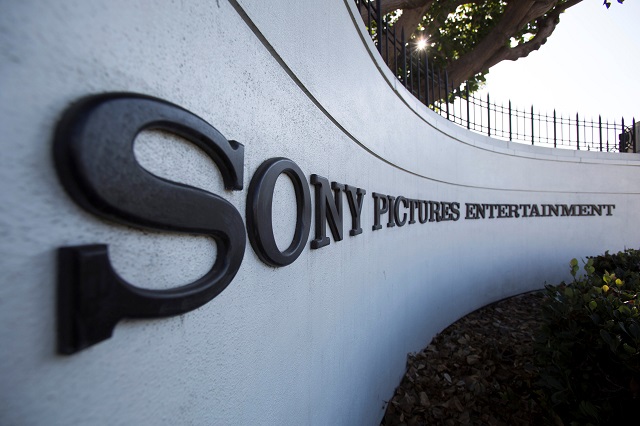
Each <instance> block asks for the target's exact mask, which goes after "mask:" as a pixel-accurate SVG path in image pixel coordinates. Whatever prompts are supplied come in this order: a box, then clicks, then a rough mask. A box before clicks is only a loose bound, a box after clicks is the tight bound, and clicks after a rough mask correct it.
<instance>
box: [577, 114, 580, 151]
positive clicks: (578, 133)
mask: <svg viewBox="0 0 640 426" xmlns="http://www.w3.org/2000/svg"><path fill="white" fill-rule="evenodd" d="M576 147H577V148H578V151H580V119H579V118H578V113H577V112H576Z"/></svg>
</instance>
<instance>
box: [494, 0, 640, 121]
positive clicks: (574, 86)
mask: <svg viewBox="0 0 640 426" xmlns="http://www.w3.org/2000/svg"><path fill="white" fill-rule="evenodd" d="M487 91H488V92H489V93H490V95H491V101H492V102H496V103H498V104H499V103H501V102H504V103H505V104H506V103H507V102H508V101H509V99H510V100H511V101H512V104H513V106H514V107H516V106H517V107H518V108H520V109H522V108H531V105H533V106H534V108H535V110H536V112H537V111H541V112H543V113H544V112H549V113H552V112H553V109H554V108H555V109H556V110H557V112H558V114H561V113H562V114H563V116H567V115H575V114H576V112H577V113H579V114H580V117H581V118H582V117H583V116H584V117H585V118H587V119H589V118H594V119H596V120H597V117H598V115H599V114H600V115H602V119H603V120H605V119H609V120H613V119H615V120H616V121H617V122H619V121H620V118H621V117H623V116H624V117H625V121H627V120H629V121H630V120H631V118H632V117H635V118H636V121H640V0H626V1H625V2H624V4H618V3H617V2H616V0H612V5H611V7H610V8H609V9H607V8H606V7H605V6H603V4H602V0H583V1H582V2H581V3H579V4H578V5H576V6H574V7H572V8H570V9H569V10H568V11H566V12H565V13H563V14H562V15H561V16H560V23H559V24H558V26H557V27H556V29H555V31H554V33H553V34H552V35H551V36H550V37H549V39H548V40H547V43H546V44H544V45H543V46H542V47H541V48H540V49H539V50H538V51H535V52H532V53H530V54H529V56H527V57H526V58H521V59H518V60H517V61H503V62H501V63H499V64H498V65H496V66H495V67H493V68H491V70H490V71H489V74H488V76H487V84H486V86H485V88H484V89H483V91H482V92H481V93H486V92H487Z"/></svg>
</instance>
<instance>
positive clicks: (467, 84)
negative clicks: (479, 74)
mask: <svg viewBox="0 0 640 426" xmlns="http://www.w3.org/2000/svg"><path fill="white" fill-rule="evenodd" d="M464 90H465V92H467V129H471V115H470V114H469V80H467V82H466V83H465V86H464Z"/></svg>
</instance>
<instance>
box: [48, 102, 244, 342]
mask: <svg viewBox="0 0 640 426" xmlns="http://www.w3.org/2000/svg"><path fill="white" fill-rule="evenodd" d="M148 129H158V130H165V131H168V132H171V133H173V134H176V135H178V136H181V137H183V138H185V139H186V140H188V141H189V142H191V143H193V144H195V145H197V146H198V147H199V148H201V149H202V150H203V151H204V152H205V153H206V154H207V155H208V156H209V157H211V159H213V161H214V162H215V163H216V165H217V166H218V168H219V169H220V172H221V173H222V178H223V180H224V184H225V188H227V189H236V190H239V189H242V180H243V173H244V147H243V146H242V145H241V144H239V143H237V142H235V141H227V140H226V139H225V138H224V136H222V135H221V134H220V133H219V132H218V131H217V130H216V129H215V128H213V127H212V126H211V125H209V124H208V123H207V122H205V121H204V120H202V119H201V118H199V117H197V116H196V115H194V114H192V113H191V112H189V111H187V110H185V109H182V108H180V107H179V106H176V105H173V104H171V103H168V102H166V101H163V100H161V99H156V98H152V97H149V96H144V95H138V94H132V93H109V94H103V95H94V96H89V97H86V98H83V99H81V100H80V101H79V102H77V103H75V104H74V105H72V106H71V107H70V108H69V109H67V111H66V112H65V113H64V115H63V117H62V119H61V120H60V122H59V123H58V126H57V129H56V134H55V141H54V159H55V165H56V169H57V172H58V175H59V177H60V180H61V182H62V184H63V185H64V187H65V189H66V191H67V192H68V193H69V195H70V196H71V198H73V200H74V201H75V202H76V203H78V204H79V205H80V206H81V207H83V208H84V209H85V210H87V211H89V212H91V213H93V214H94V215H96V216H99V217H102V218H104V219H108V220H110V221H113V222H118V223H122V224H126V225H131V226H134V227H137V228H148V229H156V230H165V231H175V232H186V233H191V234H200V235H206V236H209V237H212V238H214V239H215V241H216V243H217V247H218V252H217V258H216V260H215V263H214V264H213V266H212V268H211V270H209V271H208V272H207V273H206V274H205V275H204V276H203V277H201V278H200V279H198V280H196V281H194V282H192V283H190V284H187V285H184V286H181V287H177V288H173V289H169V290H149V289H143V288H139V287H136V286H134V285H131V284H129V283H128V282H126V281H125V280H124V279H122V278H121V277H120V276H118V274H117V273H116V272H115V271H114V270H113V268H112V266H111V264H110V262H109V257H108V253H107V246H106V245H104V244H96V245H85V246H73V247H62V248H60V249H59V251H58V350H59V352H61V353H64V354H71V353H74V352H77V351H79V350H81V349H84V348H86V347H88V346H91V345H93V344H96V343H98V342H100V341H102V340H105V339H108V338H109V337H111V335H112V332H113V328H114V327H115V325H116V323H117V322H118V321H119V320H120V319H122V318H125V317H126V318H156V317H166V316H171V315H178V314H183V313H186V312H189V311H191V310H193V309H196V308H198V307H200V306H202V305H204V304H205V303H207V302H209V301H210V300H211V299H213V298H214V297H216V296H217V295H218V294H220V292H222V291H223V290H224V289H225V288H226V287H227V285H229V283H230V282H231V281H232V280H233V278H234V276H235V275H236V273H237V272H238V269H239V268H240V264H241V262H242V258H243V256H244V249H245V244H246V234H245V230H244V225H243V222H242V217H241V216H240V214H239V213H238V211H237V210H236V209H235V208H234V207H233V205H231V204H230V203H229V202H228V201H226V200H224V199H222V198H221V197H219V196H217V195H214V194H211V193H209V192H206V191H204V190H202V189H198V188H194V187H192V186H187V185H183V184H179V183H176V182H172V181H169V180H166V179H162V178H159V177H156V176H154V175H152V174H151V173H149V172H148V171H146V170H145V169H143V168H142V167H141V166H140V165H139V164H138V163H137V161H136V159H135V156H134V153H133V145H134V140H135V138H136V135H138V134H139V133H140V132H141V131H143V130H148Z"/></svg>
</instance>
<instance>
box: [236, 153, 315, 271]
mask: <svg viewBox="0 0 640 426" xmlns="http://www.w3.org/2000/svg"><path fill="white" fill-rule="evenodd" d="M282 173H284V174H286V175H287V176H289V178H291V181H292V182H293V188H294V190H295V193H296V201H297V210H296V217H297V220H296V229H295V232H294V235H293V240H292V241H291V244H290V245H289V247H288V248H287V249H286V250H285V251H280V250H279V249H278V246H277V245H276V239H275V237H274V235H273V213H272V206H273V190H274V188H275V186H276V181H277V180H278V176H280V175H281V174H282ZM310 229H311V195H310V193H309V186H308V185H307V182H306V178H305V177H304V174H303V173H302V170H300V167H298V165H297V164H296V163H294V162H293V161H291V160H289V159H287V158H281V157H277V158H272V159H270V160H267V161H265V162H264V163H262V164H261V165H260V167H258V170H256V173H255V174H254V175H253V178H252V179H251V183H250V184H249V193H248V194H247V231H248V233H249V241H250V242H251V246H252V247H253V250H254V251H255V252H256V254H257V255H258V257H259V258H260V260H262V261H263V262H264V263H266V264H268V265H271V266H286V265H289V264H291V263H293V262H294V261H295V260H296V259H297V258H298V256H300V253H302V250H304V246H305V244H306V243H307V239H308V238H309V230H310Z"/></svg>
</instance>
